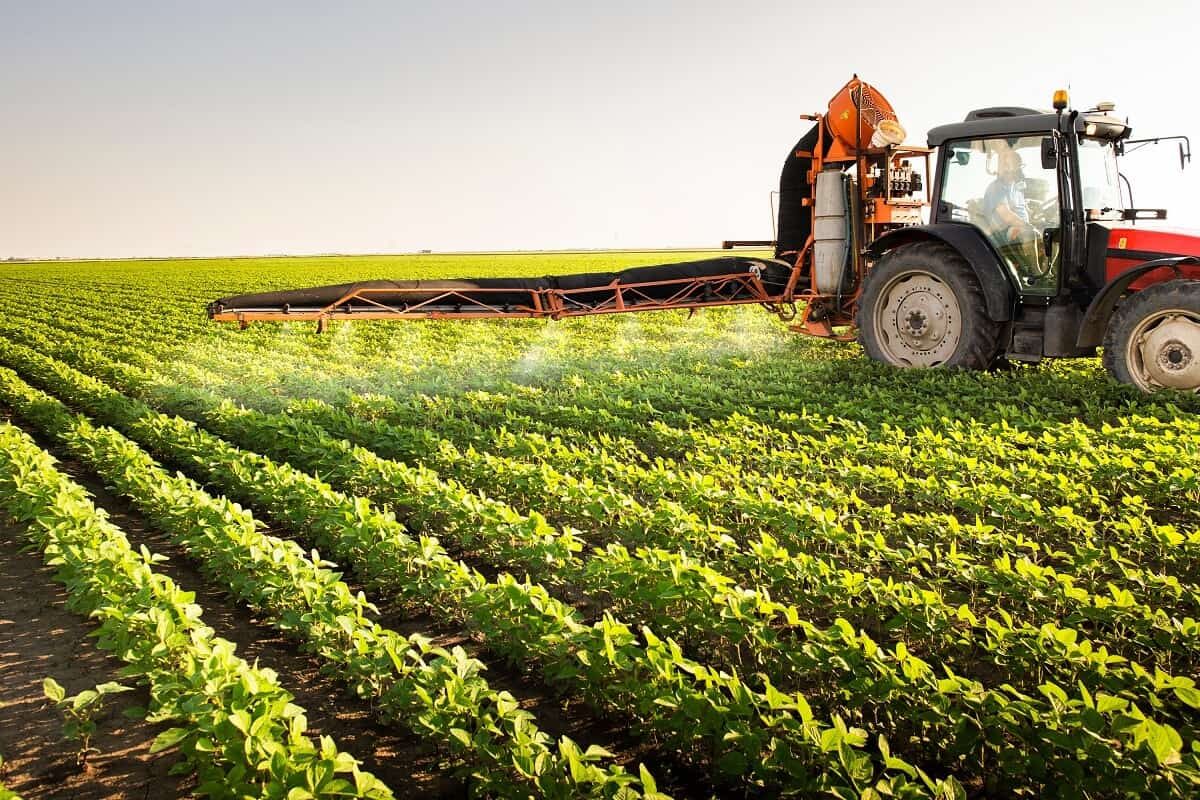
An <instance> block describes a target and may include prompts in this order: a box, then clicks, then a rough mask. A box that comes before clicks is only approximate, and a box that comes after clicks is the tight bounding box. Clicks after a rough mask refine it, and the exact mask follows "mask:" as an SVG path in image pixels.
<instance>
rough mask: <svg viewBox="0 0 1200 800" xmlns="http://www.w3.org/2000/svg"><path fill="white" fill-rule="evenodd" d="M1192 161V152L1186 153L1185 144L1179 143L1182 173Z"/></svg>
mask: <svg viewBox="0 0 1200 800" xmlns="http://www.w3.org/2000/svg"><path fill="white" fill-rule="evenodd" d="M1191 160H1192V154H1191V152H1190V151H1188V152H1186V153H1185V152H1184V150H1183V142H1180V143H1179V170H1180V171H1181V172H1182V171H1183V170H1184V169H1186V168H1187V162H1189V161H1191Z"/></svg>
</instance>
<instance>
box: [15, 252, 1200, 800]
mask: <svg viewBox="0 0 1200 800" xmlns="http://www.w3.org/2000/svg"><path fill="white" fill-rule="evenodd" d="M710 255H711V254H704V253H687V254H684V255H683V256H682V257H688V258H690V257H693V256H694V257H695V258H703V257H708V256H710ZM680 257H681V256H680V255H679V254H669V253H668V254H664V253H616V254H614V253H589V254H537V255H475V256H439V255H422V256H409V257H373V258H372V257H353V258H350V257H346V258H341V257H338V258H334V257H329V258H287V259H284V258H279V259H238V260H197V261H143V262H137V261H133V262H129V261H126V262H84V263H66V262H55V263H41V264H6V265H3V266H0V563H2V564H3V570H4V571H3V574H2V577H3V579H4V585H5V589H4V591H3V593H0V756H3V758H4V762H3V764H2V765H0V783H2V784H3V785H5V786H7V787H8V789H9V790H12V791H15V792H17V793H19V794H20V795H21V796H23V797H53V796H63V795H62V794H58V793H61V792H69V793H70V795H71V796H78V797H106V796H138V797H143V796H145V797H176V796H181V795H187V794H189V793H199V794H203V795H212V796H217V797H225V796H231V797H233V796H236V797H241V796H267V797H275V798H288V800H297V799H298V798H306V797H315V796H357V797H371V798H386V797H392V796H405V795H408V796H411V797H414V798H422V797H430V798H432V797H463V796H485V797H492V796H494V797H551V798H583V797H608V798H630V799H631V798H637V797H646V798H663V797H667V796H671V797H680V798H707V797H730V798H740V797H777V796H798V797H837V798H863V799H864V800H867V799H868V798H877V799H879V800H882V799H883V798H944V799H945V800H950V799H951V798H965V797H995V798H1007V797H1063V798H1067V797H1080V798H1084V797H1086V798H1107V797H1145V796H1150V797H1180V798H1184V797H1195V796H1198V795H1200V688H1197V685H1196V682H1195V679H1196V676H1197V674H1198V673H1200V622H1198V621H1197V620H1198V619H1200V528H1198V522H1200V503H1198V501H1200V421H1198V420H1197V417H1196V411H1197V410H1200V400H1198V399H1197V398H1196V397H1194V396H1189V395H1180V394H1172V395H1167V394H1161V395H1156V396H1152V397H1145V396H1141V395H1139V394H1137V393H1136V392H1135V391H1134V390H1132V389H1130V388H1128V387H1123V386H1119V385H1117V384H1115V383H1113V382H1112V381H1111V380H1110V379H1109V378H1108V377H1107V376H1106V375H1105V373H1104V371H1103V369H1102V368H1101V367H1100V365H1099V363H1098V361H1097V360H1096V359H1090V360H1078V361H1057V362H1048V363H1045V364H1042V365H1038V366H1022V367H1013V368H1011V369H1005V370H1001V371H998V372H994V373H987V374H960V373H945V372H937V371H934V372H917V371H910V372H904V371H896V370H891V369H889V368H886V367H882V366H879V365H877V364H873V363H871V362H868V361H867V360H866V359H865V357H864V356H863V355H862V353H861V350H860V349H859V347H858V346H857V345H838V344H834V343H828V342H822V341H816V340H812V339H806V338H802V337H799V336H797V335H795V334H791V333H789V332H788V331H787V329H786V326H785V325H784V324H783V323H781V322H780V321H779V320H778V319H777V318H775V317H772V316H771V315H769V314H767V313H765V312H763V311H762V310H761V309H758V308H755V307H752V306H743V307H738V308H734V309H713V310H707V311H704V312H701V313H698V314H696V315H694V316H692V317H690V318H689V317H687V316H685V315H683V314H681V313H678V312H670V313H667V312H663V313H654V314H639V315H612V316H602V317H595V318H590V319H575V320H568V321H563V322H543V321H532V320H518V321H475V322H393V323H353V324H351V323H334V324H333V325H332V326H331V327H330V330H329V331H328V332H327V333H325V334H323V335H320V336H318V335H317V334H316V333H315V330H314V327H315V326H314V325H313V324H311V323H289V324H286V325H269V324H260V325H254V326H252V327H250V328H249V329H247V330H238V329H237V328H236V327H235V326H219V325H216V324H213V323H211V322H209V321H208V320H207V318H206V317H205V316H204V307H205V304H206V303H207V302H208V301H210V300H213V299H216V298H218V297H221V296H225V295H230V294H237V293H241V292H250V291H265V290H269V289H286V288H296V287H300V286H311V285H320V284H331V283H341V282H347V281H352V280H360V279H361V280H365V279H373V278H393V279H405V278H416V277H421V278H441V277H455V276H478V277H482V276H500V275H543V274H551V273H569V272H582V271H588V270H610V269H615V268H620V267H624V266H632V265H638V264H652V263H660V262H666V261H672V260H678V259H679V258H680ZM45 679H51V680H49V681H46V680H45ZM115 684H119V685H120V686H122V687H128V691H124V690H121V689H118V688H116V686H115ZM89 692H90V693H89ZM72 698H74V699H72ZM89 709H96V710H95V711H90V710H89ZM73 714H74V716H73ZM81 715H82V716H83V717H86V719H84V720H83V722H82V723H81V722H78V718H80V716H81ZM72 719H76V720H77V721H76V722H75V723H74V727H71V725H70V724H64V720H65V721H66V722H67V723H70V721H71V720H72ZM81 726H82V727H81ZM83 728H86V729H87V730H86V731H85V734H86V735H84V736H82V737H81V736H80V735H79V734H80V731H81V730H82V729H83ZM72 734H74V735H72ZM4 793H5V790H4V789H0V797H3V796H4Z"/></svg>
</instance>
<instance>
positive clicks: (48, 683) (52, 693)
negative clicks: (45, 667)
mask: <svg viewBox="0 0 1200 800" xmlns="http://www.w3.org/2000/svg"><path fill="white" fill-rule="evenodd" d="M42 694H44V695H45V696H46V697H47V698H48V699H50V700H52V701H54V702H55V703H61V702H62V701H63V699H64V698H65V697H66V696H67V690H66V689H64V688H63V687H62V685H61V684H59V682H58V681H56V680H54V678H43V679H42Z"/></svg>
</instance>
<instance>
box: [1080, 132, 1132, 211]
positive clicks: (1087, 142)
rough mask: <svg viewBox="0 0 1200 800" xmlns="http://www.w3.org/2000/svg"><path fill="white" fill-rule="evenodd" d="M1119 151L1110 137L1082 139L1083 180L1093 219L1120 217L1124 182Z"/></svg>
mask: <svg viewBox="0 0 1200 800" xmlns="http://www.w3.org/2000/svg"><path fill="white" fill-rule="evenodd" d="M1119 181H1120V177H1119V176H1118V174H1117V154H1116V152H1115V151H1114V150H1113V144H1112V141H1111V140H1109V139H1088V138H1085V137H1080V139H1079V183H1080V186H1081V187H1082V188H1083V208H1084V211H1085V212H1086V213H1087V214H1088V218H1089V219H1119V218H1120V216H1121V209H1122V207H1123V206H1122V203H1121V185H1120V183H1119Z"/></svg>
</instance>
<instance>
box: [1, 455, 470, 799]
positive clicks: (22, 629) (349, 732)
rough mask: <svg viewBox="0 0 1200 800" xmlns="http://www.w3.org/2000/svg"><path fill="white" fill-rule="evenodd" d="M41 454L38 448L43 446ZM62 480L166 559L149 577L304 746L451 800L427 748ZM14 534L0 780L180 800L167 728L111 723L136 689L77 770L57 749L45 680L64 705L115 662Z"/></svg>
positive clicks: (7, 547)
mask: <svg viewBox="0 0 1200 800" xmlns="http://www.w3.org/2000/svg"><path fill="white" fill-rule="evenodd" d="M43 446H44V444H43ZM59 466H60V468H61V469H63V470H64V471H65V472H67V473H69V474H71V475H72V477H73V478H74V479H75V480H76V481H77V482H79V483H81V484H83V485H84V486H85V487H86V488H87V489H88V491H89V492H90V493H91V494H92V495H93V497H94V498H95V501H96V504H97V505H98V506H100V507H102V508H104V509H105V510H106V511H107V512H108V513H109V516H110V518H111V519H112V521H113V522H114V523H115V524H117V525H118V526H119V527H121V529H122V530H124V531H125V533H126V535H127V536H128V537H129V539H130V541H131V542H132V543H133V544H134V545H135V546H136V545H138V544H146V545H147V546H148V547H149V548H150V549H151V550H153V551H154V552H156V553H159V554H161V555H165V556H167V557H168V559H169V560H168V561H166V562H163V563H160V564H157V565H156V566H155V569H156V570H157V571H159V572H161V573H163V574H166V575H169V576H170V577H171V578H172V579H173V580H175V581H176V582H177V583H178V584H179V585H180V586H181V587H183V588H185V589H188V590H191V591H194V592H196V602H197V603H199V604H200V606H201V607H202V608H203V609H204V621H205V622H206V623H207V624H208V625H210V626H211V627H212V628H213V629H214V630H215V631H216V632H217V634H218V635H219V636H222V637H224V638H226V639H228V640H230V641H231V642H233V643H235V644H236V645H237V652H238V654H239V655H240V656H242V657H243V658H245V659H246V660H247V661H250V662H252V663H253V662H256V661H258V662H260V663H261V665H262V666H265V667H270V668H271V669H274V670H275V671H276V672H277V673H278V674H279V680H280V683H281V684H282V685H283V686H284V687H285V688H286V689H287V690H288V691H289V692H291V693H292V694H293V695H295V698H296V702H297V703H298V704H300V705H301V706H303V707H304V709H305V711H306V712H307V717H308V721H309V734H310V735H311V736H314V737H315V736H318V735H330V736H332V737H333V738H334V740H335V741H336V742H337V744H338V746H339V748H341V749H342V750H343V751H345V752H348V753H350V754H351V755H353V756H354V757H355V758H357V759H359V760H360V761H361V762H362V764H363V767H364V768H365V769H367V770H369V771H371V772H373V773H374V774H375V775H377V776H378V777H379V778H381V779H382V780H384V781H385V782H386V783H387V784H388V785H389V786H391V787H392V788H393V790H395V791H396V793H397V795H398V796H408V797H417V798H451V797H453V798H458V797H464V796H465V795H466V787H465V786H464V784H463V783H462V782H461V781H459V780H456V779H454V778H453V777H451V775H450V774H449V772H448V770H446V769H444V765H443V764H441V763H440V760H439V756H438V754H437V752H436V750H435V748H434V747H433V746H432V745H431V744H430V743H429V742H426V741H423V740H422V739H421V738H420V737H417V736H415V735H413V734H410V733H407V732H405V731H402V730H399V729H396V728H394V727H390V726H387V725H383V724H381V723H378V722H376V721H375V720H374V719H373V718H372V717H371V713H370V708H369V706H368V705H367V703H365V702H364V701H361V700H358V699H357V698H354V697H350V696H348V695H347V694H346V693H345V692H344V690H343V689H342V687H341V686H340V685H339V684H338V683H336V681H334V680H332V679H331V678H329V677H327V676H325V675H323V674H322V673H321V671H320V669H319V665H318V663H317V661H316V659H314V658H312V657H310V656H308V655H307V654H304V653H302V652H300V651H299V649H298V648H297V647H296V645H295V644H294V643H292V642H290V641H288V640H286V639H285V638H284V637H283V636H282V635H281V634H279V633H278V632H276V631H275V630H273V629H271V628H269V627H267V626H266V625H264V624H262V623H260V622H259V621H258V620H256V619H255V618H254V617H253V615H252V614H251V613H250V612H249V611H248V610H247V609H245V608H243V607H241V606H239V605H237V604H236V603H235V602H234V601H233V600H231V599H229V598H228V597H226V596H225V595H224V594H223V593H222V592H221V591H220V590H219V589H217V588H215V587H214V586H212V585H211V584H210V583H209V582H208V581H206V580H205V579H204V578H203V577H202V576H201V575H200V573H199V572H198V571H197V570H196V569H195V567H194V566H193V565H192V564H190V563H188V562H187V560H186V558H185V557H184V554H183V553H182V552H180V551H179V550H178V548H176V547H174V545H173V544H172V543H171V542H170V541H169V540H168V539H167V538H166V537H165V536H163V535H162V534H160V533H158V532H156V531H153V530H150V529H148V527H147V525H146V524H145V522H144V520H143V519H141V518H140V517H139V516H138V515H137V514H136V513H134V512H131V510H130V509H129V508H128V506H127V505H126V504H125V503H124V501H122V500H121V499H120V498H117V497H115V496H114V495H112V494H111V493H109V492H108V491H107V490H106V489H104V487H103V485H102V484H100V483H99V482H98V481H96V480H95V479H94V478H92V477H91V476H90V475H87V474H86V473H84V472H82V470H81V469H80V468H79V467H78V465H77V464H74V463H71V462H69V461H67V462H65V463H60V465H59ZM25 543H26V540H25V538H24V532H23V531H22V530H21V529H20V528H15V527H11V526H6V527H0V581H3V585H4V586H5V587H7V590H6V591H3V592H0V755H2V756H3V757H4V765H3V767H0V780H2V781H3V782H4V785H5V786H6V787H7V788H9V789H11V790H13V791H16V792H18V793H19V794H21V795H22V796H23V797H26V798H59V797H63V798H66V797H71V798H85V799H87V800H91V798H177V797H183V796H187V795H190V794H191V793H192V788H193V786H194V780H193V779H192V778H191V777H190V776H171V775H169V774H168V772H169V770H170V768H171V766H172V764H173V763H174V762H175V760H176V758H175V755H174V754H173V753H171V752H170V751H168V752H164V753H158V754H154V755H151V754H150V752H149V749H150V745H151V743H152V742H153V741H154V738H155V737H156V736H157V735H158V733H159V732H161V730H163V729H164V728H165V727H167V726H165V725H150V724H147V723H146V722H144V721H141V720H130V719H128V718H126V717H125V716H124V715H123V714H122V713H121V711H122V710H123V709H125V708H129V707H132V706H145V705H146V703H147V702H148V695H147V692H146V691H145V690H144V689H141V688H139V689H138V691H136V692H131V693H127V694H122V695H118V696H116V697H115V698H113V700H112V701H111V702H110V703H109V704H108V706H107V708H106V710H105V712H104V713H103V714H102V716H101V717H100V718H99V719H98V720H97V725H98V728H99V730H98V732H97V734H96V736H95V738H94V740H93V745H94V746H95V747H97V748H98V749H99V750H100V751H101V753H100V754H99V755H96V754H93V755H92V756H91V757H90V758H88V759H87V761H86V763H85V764H84V765H82V766H81V765H80V764H79V762H78V760H77V757H76V751H77V748H76V745H75V744H74V743H73V742H68V741H65V740H64V739H63V737H62V720H61V718H60V716H59V714H58V712H57V711H56V710H55V709H54V708H53V706H52V705H51V704H50V703H49V701H47V700H45V698H44V697H43V695H42V680H43V678H45V677H47V676H53V677H54V678H55V679H56V680H58V681H59V683H61V684H62V685H63V686H64V687H66V689H67V691H68V693H71V694H73V693H75V692H78V691H81V690H83V689H86V688H89V687H92V686H94V685H96V684H97V683H102V682H104V681H118V682H122V683H124V684H125V685H132V683H133V682H132V680H131V679H125V680H122V678H121V675H120V670H121V667H122V666H123V664H122V662H120V661H119V660H118V659H116V658H114V657H111V656H109V655H107V654H106V653H104V652H103V651H101V650H99V649H98V648H97V647H96V646H95V644H94V640H93V639H92V638H91V637H90V636H89V634H90V632H91V631H92V630H93V629H94V626H93V625H92V624H91V623H90V622H89V621H88V620H87V619H85V618H83V617H81V616H79V615H76V614H74V613H72V612H70V611H68V610H67V609H66V607H65V601H66V592H65V590H64V589H63V587H62V586H61V585H60V584H58V583H56V582H55V581H54V580H53V574H54V572H53V569H51V568H49V567H46V566H44V565H43V564H42V562H41V558H40V555H39V554H37V553H33V552H22V550H21V548H22V546H23V545H24V544H25Z"/></svg>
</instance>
